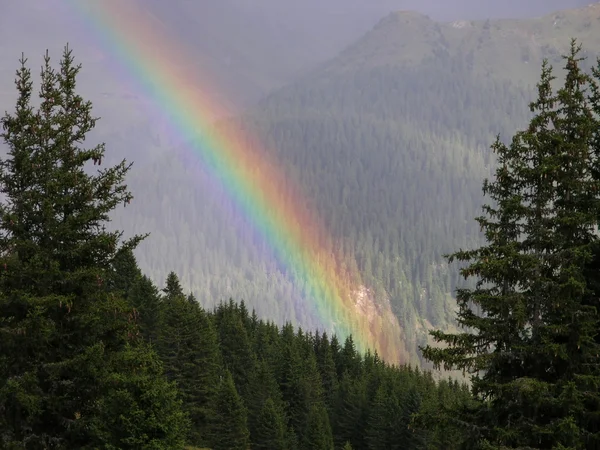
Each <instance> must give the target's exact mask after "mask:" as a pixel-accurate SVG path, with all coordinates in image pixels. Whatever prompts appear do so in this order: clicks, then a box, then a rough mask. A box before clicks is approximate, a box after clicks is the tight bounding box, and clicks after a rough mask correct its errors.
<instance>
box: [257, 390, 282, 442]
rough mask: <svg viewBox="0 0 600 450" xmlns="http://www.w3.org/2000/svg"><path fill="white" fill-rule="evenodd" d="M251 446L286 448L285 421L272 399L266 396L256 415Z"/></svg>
mask: <svg viewBox="0 0 600 450" xmlns="http://www.w3.org/2000/svg"><path fill="white" fill-rule="evenodd" d="M252 448H255V449H265V450H286V449H287V442H286V433H285V423H284V420H283V418H282V416H281V412H280V411H279V409H278V408H277V407H276V406H275V403H274V402H273V400H271V399H270V398H268V399H267V400H266V401H265V403H264V404H263V407H262V408H261V411H260V413H259V414H258V416H257V417H256V429H255V432H254V436H253V438H252Z"/></svg>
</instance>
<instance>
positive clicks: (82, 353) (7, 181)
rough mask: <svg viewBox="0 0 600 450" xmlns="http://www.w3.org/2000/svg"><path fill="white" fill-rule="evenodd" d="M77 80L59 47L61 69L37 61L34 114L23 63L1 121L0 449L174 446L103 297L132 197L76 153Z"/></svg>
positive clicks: (146, 368)
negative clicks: (112, 220)
mask: <svg viewBox="0 0 600 450" xmlns="http://www.w3.org/2000/svg"><path fill="white" fill-rule="evenodd" d="M79 70H80V66H76V65H74V61H73V57H72V55H71V51H70V50H69V49H68V47H67V48H65V51H64V53H63V57H62V59H61V61H60V70H59V71H55V70H54V69H53V68H52V67H51V65H50V58H49V56H48V54H46V57H45V60H44V66H43V68H42V73H41V88H40V106H39V107H38V108H37V109H35V108H34V107H33V105H32V104H31V96H32V92H33V88H32V81H31V75H30V71H29V69H28V68H27V67H26V60H25V59H24V58H23V59H22V60H21V67H20V69H19V70H18V72H17V79H16V85H17V90H18V100H17V105H16V110H15V112H14V113H13V114H6V116H5V117H4V118H3V119H2V126H3V130H4V132H3V134H2V136H3V138H4V141H5V142H6V144H7V146H8V156H7V157H6V158H5V159H2V161H1V162H0V191H1V192H2V194H3V195H4V196H5V198H6V200H5V202H4V203H3V204H2V205H0V230H1V232H0V267H2V273H1V274H0V362H1V364H0V405H1V406H0V446H1V447H2V448H24V447H26V448H98V446H100V445H101V446H103V447H104V448H123V449H126V448H140V447H145V446H151V448H181V447H182V444H183V442H182V436H183V434H182V432H183V430H184V429H185V420H183V416H182V413H181V409H180V405H179V403H178V402H177V401H175V400H174V395H175V394H174V391H173V389H174V387H173V386H172V385H170V384H167V383H166V382H165V380H164V379H162V378H161V368H160V364H159V362H158V361H157V360H156V355H155V354H154V353H153V352H152V351H151V350H150V349H149V348H147V347H145V346H143V345H141V341H140V340H139V339H137V338H136V335H137V334H138V330H137V328H136V326H135V320H136V317H135V314H134V312H133V311H131V309H130V308H129V306H128V304H127V302H126V301H125V300H124V299H123V298H122V297H120V296H119V295H117V294H116V293H114V292H111V291H110V290H108V289H106V283H107V281H108V280H109V279H110V277H111V270H112V268H113V264H114V262H115V257H116V256H117V254H119V252H121V251H127V249H132V248H134V247H135V245H136V244H137V243H138V242H139V240H140V239H141V237H135V238H133V239H131V240H129V241H126V242H124V243H123V242H121V236H122V233H121V232H117V231H115V232H109V231H107V230H106V223H107V222H108V221H109V213H111V212H112V211H113V210H114V209H115V208H116V207H117V205H119V204H127V203H129V202H130V201H131V199H132V196H131V194H130V193H129V192H128V191H127V188H126V186H125V184H124V179H125V176H126V174H127V172H128V171H129V169H130V167H131V166H130V165H129V164H127V163H126V162H125V161H123V162H121V163H120V164H117V165H116V166H113V167H108V168H105V169H98V171H97V172H96V173H92V174H90V173H89V170H88V169H89V166H88V164H89V163H90V162H93V163H94V165H101V164H102V159H103V157H104V146H103V145H99V146H97V147H94V148H92V149H84V148H82V147H81V145H82V142H83V141H84V139H85V138H86V136H87V135H88V133H89V132H90V131H91V130H92V129H93V128H94V127H95V125H96V119H95V118H94V117H93V116H92V112H91V111H92V105H91V103H89V102H86V101H84V100H83V99H82V98H81V97H80V96H79V95H78V94H77V93H76V90H75V89H76V78H77V74H78V73H79ZM142 387H143V388H142ZM117 398H122V399H127V402H126V404H121V405H117V403H118V402H115V401H114V400H115V399H117ZM142 411H143V413H142ZM113 413H117V415H115V416H114V417H113V418H112V419H111V420H112V422H111V423H112V425H109V424H108V423H107V422H106V421H105V419H106V417H108V416H112V414H113ZM155 418H160V421H161V423H158V422H157V421H156V420H154V419H155ZM133 422H135V425H132V423H133Z"/></svg>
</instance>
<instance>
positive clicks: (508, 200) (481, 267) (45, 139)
mask: <svg viewBox="0 0 600 450" xmlns="http://www.w3.org/2000/svg"><path fill="white" fill-rule="evenodd" d="M561 63H562V64H561V66H560V67H561V68H562V70H560V71H559V70H557V69H554V68H553V66H552V65H551V64H550V63H549V62H548V61H547V60H544V62H543V63H542V67H541V76H540V77H539V80H538V83H537V93H536V95H535V98H534V100H533V101H532V102H531V104H530V113H531V114H530V115H529V117H528V118H526V119H525V120H523V122H522V123H521V126H520V128H519V129H520V130H521V131H517V132H516V133H515V134H514V136H509V137H508V138H504V139H503V138H502V137H501V136H499V137H498V138H497V139H496V141H495V142H493V141H492V145H491V152H490V158H491V157H493V158H495V159H496V161H497V163H496V164H495V165H494V169H493V170H491V174H490V176H489V178H488V179H486V180H485V181H484V182H483V192H484V194H485V195H486V204H485V205H484V209H483V213H482V214H481V216H480V217H477V219H476V221H475V223H476V225H475V226H473V225H469V226H473V227H474V228H475V227H476V228H477V229H480V230H481V231H482V232H483V233H484V241H483V244H482V245H481V246H479V245H478V241H475V240H470V239H468V238H464V237H463V245H461V246H460V247H458V249H456V248H455V249H450V250H449V252H452V251H454V252H455V253H452V255H451V256H450V257H449V263H452V262H453V261H454V260H457V261H459V262H460V263H461V271H460V275H461V276H462V277H464V278H465V279H467V280H471V281H470V283H467V284H463V285H461V286H462V287H461V288H460V289H459V290H458V291H457V292H456V299H457V303H458V310H457V311H458V312H457V316H456V317H454V319H456V320H457V322H458V324H459V325H461V326H462V328H461V329H458V330H447V329H446V328H444V327H441V326H439V325H441V324H443V322H442V321H441V320H440V321H436V320H435V308H436V307H437V306H436V303H435V302H433V303H429V302H424V303H423V308H424V310H426V312H427V314H429V317H430V318H431V322H432V324H433V326H435V324H439V325H438V326H437V328H438V330H437V331H434V332H433V333H432V337H433V339H434V340H435V341H437V342H438V343H440V344H442V345H441V346H438V345H436V346H427V345H426V346H422V347H421V351H422V353H423V356H424V358H425V359H426V360H428V361H430V362H431V363H432V364H433V365H434V366H435V367H436V368H437V367H444V368H448V369H458V370H463V371H465V373H467V374H468V375H469V379H468V381H469V384H468V385H467V384H466V383H459V382H457V381H455V380H450V379H448V380H441V381H436V380H434V377H433V374H432V373H431V372H424V371H422V370H420V369H418V368H415V367H411V366H408V365H407V366H400V367H399V366H394V365H390V364H388V363H386V362H385V361H382V360H381V359H380V358H379V356H378V355H377V354H375V353H372V352H366V353H365V354H359V353H358V352H357V350H356V348H355V346H354V342H353V339H352V337H348V338H347V339H345V340H344V341H343V342H340V341H339V340H338V338H337V337H336V336H335V335H332V336H328V335H327V334H326V333H323V332H320V331H319V330H318V329H313V328H311V329H301V328H299V327H294V326H293V325H292V324H291V323H287V324H285V325H283V326H282V325H277V324H275V323H274V322H271V321H265V320H263V319H261V318H260V316H259V314H258V313H257V312H256V311H251V310H249V309H248V307H247V306H246V303H244V302H243V301H241V299H240V300H239V301H237V300H230V301H227V302H220V303H219V302H213V303H214V304H215V305H216V306H215V307H213V306H212V305H211V306H210V307H207V306H206V304H205V303H203V302H202V301H198V299H197V297H196V296H195V295H194V294H193V293H190V292H189V290H187V289H184V288H183V287H182V283H181V281H180V278H179V276H178V275H177V274H176V273H175V272H169V273H167V274H166V282H165V285H164V287H163V288H162V289H159V287H157V285H156V284H155V283H154V282H153V281H152V280H151V279H150V278H149V277H148V276H147V275H146V274H144V273H143V272H142V270H140V268H139V264H138V261H137V259H136V256H135V249H136V247H137V246H138V245H139V244H140V243H141V242H143V241H146V242H147V241H151V240H152V236H147V235H143V234H141V235H135V234H133V235H132V233H131V231H130V230H126V231H127V235H128V236H132V237H127V238H125V234H124V232H123V231H114V230H113V228H114V227H113V228H108V225H109V220H110V217H111V214H112V212H113V211H115V210H116V209H117V208H118V207H119V208H120V207H124V206H125V207H129V205H130V204H131V202H132V201H134V202H135V201H136V200H137V197H136V198H135V199H134V198H133V196H132V194H131V193H130V192H129V189H128V187H127V184H126V182H127V178H128V176H129V173H130V171H131V172H132V173H135V166H133V167H132V165H131V164H130V163H128V162H127V161H125V160H122V161H120V162H117V163H115V164H114V165H112V163H111V164H107V159H108V158H107V155H108V154H109V153H110V149H107V151H106V152H105V148H104V145H103V144H100V145H97V146H90V147H87V146H86V145H87V144H86V145H84V140H85V138H86V137H87V135H88V134H89V133H90V132H91V131H92V130H93V129H94V128H95V127H96V125H97V119H96V118H95V115H94V113H93V108H92V104H91V103H90V102H89V101H86V100H85V99H83V98H82V97H81V96H80V95H79V93H78V90H77V84H76V81H77V76H78V73H79V70H80V66H78V65H77V64H76V63H75V62H74V59H73V56H72V54H71V51H70V50H69V49H68V47H67V48H66V49H65V51H64V53H63V56H62V59H61V60H60V64H59V65H58V67H57V68H54V66H53V65H52V61H51V60H50V57H49V56H48V55H46V57H45V59H44V66H43V70H42V72H41V77H40V85H39V92H38V89H37V88H34V80H33V79H32V75H31V71H30V69H29V68H28V65H27V61H26V60H22V61H21V65H20V67H19V68H18V70H17V74H16V88H17V93H18V97H17V101H16V104H15V106H14V108H13V109H12V111H11V112H8V113H6V115H5V116H4V118H3V119H2V127H3V133H2V138H3V139H4V142H5V143H6V145H7V147H8V154H7V155H6V156H5V157H4V158H2V159H1V160H0V192H2V194H3V197H4V198H3V200H2V203H1V206H0V447H1V448H6V449H8V450H17V449H18V450H21V449H36V450H37V449H72V448H81V449H96V448H101V449H183V448H185V447H186V446H192V447H195V448H210V449H214V450H221V449H223V450H224V449H248V448H257V449H260V448H263V449H323V450H332V449H345V450H347V449H373V450H374V449H394V448H397V449H481V450H484V449H485V450H491V449H496V450H501V449H561V450H566V449H569V450H579V449H585V450H588V449H589V450H593V449H597V448H599V446H600V416H599V411H600V394H599V392H600V390H599V389H598V386H599V385H600V356H599V355H600V316H599V311H598V308H599V306H600V303H599V298H600V288H599V283H598V280H599V279H600V272H599V268H600V240H599V236H598V233H597V230H598V222H599V220H600V60H598V61H597V62H591V61H589V59H588V60H584V59H582V50H581V48H580V47H579V46H578V44H577V42H575V41H573V42H572V44H571V47H570V49H569V51H568V52H567V53H566V55H565V57H564V58H563V59H562V61H561ZM559 74H560V76H558V75H559ZM424 81H425V82H426V80H424ZM38 94H39V99H40V101H39V102H37V101H33V98H34V97H37V96H38ZM406 95H407V96H408V93H406ZM507 101H508V100H507ZM511 101H515V102H516V101H518V99H513V100H511ZM38 103H39V104H38ZM490 106H491V105H490ZM348 112H349V117H350V118H352V117H354V116H353V113H352V110H351V108H349V109H348ZM390 120H391V119H390ZM98 125H101V122H98ZM313 125H314V124H313ZM223 126H228V125H227V124H224V125H223ZM315 126H316V125H315ZM488 127H489V129H490V130H491V129H495V128H498V126H496V125H494V124H493V123H491V124H488ZM276 134H277V133H274V135H276ZM356 139H357V141H356V142H359V143H360V142H363V143H364V145H367V142H368V140H369V138H368V137H366V136H365V137H361V136H356ZM361 139H362V141H361ZM481 139H484V137H483V135H482V137H481ZM414 140H415V144H414V145H422V146H423V147H422V150H423V151H426V150H427V149H426V146H425V144H423V143H419V144H417V143H418V142H419V140H418V139H417V138H416V137H415V138H414ZM356 142H348V145H356ZM306 145H307V146H308V147H309V148H310V147H311V145H312V144H311V143H310V142H309V141H307V142H306ZM334 151H335V146H333V147H332V149H331V152H334ZM329 156H330V155H328V154H324V155H323V158H327V157H329ZM357 157H359V156H358V155H357ZM112 159H114V157H113V158H112ZM344 161H345V163H347V164H348V165H349V168H348V173H349V174H350V178H349V182H348V186H350V188H352V186H353V184H352V180H353V178H352V177H354V182H355V184H356V185H358V186H360V187H361V188H362V189H368V188H369V179H368V178H366V179H365V178H362V177H359V176H358V172H357V170H358V169H355V170H354V171H352V170H351V165H352V164H353V161H352V160H348V159H345V160H344ZM423 161H425V162H426V161H427V160H426V159H423ZM363 163H364V164H367V165H369V164H373V165H376V164H380V169H381V170H383V168H384V167H385V166H386V165H387V167H388V168H389V167H392V168H393V167H396V168H400V167H402V164H397V165H396V166H393V165H392V166H390V164H389V163H390V162H389V161H387V162H386V161H380V162H377V163H376V162H375V161H369V160H364V161H363ZM448 163H452V160H449V161H448ZM454 163H455V164H458V162H457V161H455V162H454ZM409 167H412V169H411V170H412V171H413V175H416V173H421V176H423V175H422V174H423V173H425V174H426V173H428V172H427V170H428V169H427V166H418V165H415V166H409ZM132 168H133V170H132ZM439 170H440V172H439V173H440V174H441V173H443V172H444V171H443V170H441V168H440V169H439ZM419 171H420V172H419ZM315 173H317V174H318V167H315ZM410 175H411V174H410V173H409V172H406V173H405V176H410ZM293 176H296V177H301V176H310V175H305V172H301V171H298V173H297V174H296V175H293ZM322 178H326V176H323V177H322ZM314 181H315V183H316V182H317V179H316V178H315V179H314ZM414 183H415V184H416V185H417V187H415V189H417V188H418V186H421V184H419V180H418V179H417V177H415V179H414ZM343 188H344V186H342V190H343ZM460 188H461V184H460V183H458V182H457V185H456V191H457V193H458V192H460ZM390 189H392V190H393V189H394V187H393V186H390ZM355 190H356V192H355V193H354V195H358V193H357V192H358V191H359V189H355ZM394 192H395V191H394ZM396 194H397V195H402V193H401V192H396ZM430 194H431V195H438V196H441V195H444V194H445V193H444V192H437V193H433V192H432V193H430ZM341 195H342V197H341V199H342V200H343V198H344V197H343V195H344V193H343V192H342V193H341ZM466 195H468V194H466ZM323 201H324V204H323V205H320V206H318V207H319V208H323V207H325V205H327V201H331V199H329V200H323ZM449 201H450V200H449ZM341 204H342V205H344V203H343V201H342V203H341ZM346 206H348V205H346ZM381 206H382V208H383V210H384V211H389V212H390V213H389V218H390V219H389V222H386V224H385V227H383V226H382V229H381V230H380V231H381V236H384V235H385V233H394V232H397V231H394V228H393V227H392V225H391V222H393V220H394V213H393V210H394V209H393V207H389V208H387V209H386V207H385V205H381ZM429 206H431V205H429ZM365 207H366V205H365ZM427 207H428V205H427V202H426V201H424V202H423V208H427ZM414 213H415V218H414V222H415V227H416V225H418V224H421V223H420V222H419V218H418V215H419V213H418V211H417V210H415V211H414ZM450 213H451V211H448V215H449V216H450ZM454 213H456V211H454ZM347 214H350V215H351V214H352V211H350V210H348V212H347ZM473 216H475V214H473ZM332 220H333V219H332ZM460 220H462V217H461V218H460ZM373 221H374V223H378V222H377V221H376V220H375V218H373ZM338 225H339V227H341V228H340V229H341V230H343V231H342V232H341V234H340V236H339V237H340V239H342V238H344V237H352V236H353V234H352V233H353V231H352V229H351V228H349V229H344V228H343V227H344V223H343V222H339V223H338ZM439 225H441V226H443V223H440V224H439ZM420 226H421V228H422V229H423V233H424V237H423V239H424V240H429V241H430V243H431V246H432V247H435V246H439V249H438V250H436V252H439V255H437V256H436V257H439V258H440V259H441V258H443V253H446V247H447V244H446V245H444V243H443V240H442V239H440V238H439V236H437V235H436V228H435V227H434V226H433V225H431V224H426V223H422V224H421V225H420ZM415 230H416V228H415ZM124 231H125V230H124ZM415 232H416V231H415ZM373 239H374V240H373V242H370V244H372V245H373V246H375V248H377V245H382V244H378V242H383V241H379V240H378V239H375V238H373ZM342 242H345V243H347V245H356V246H358V245H359V244H360V243H357V244H351V240H349V241H343V239H342ZM376 244H377V245H376ZM406 244H407V246H408V245H409V244H410V242H407V243H406ZM222 245H228V244H226V243H224V244H222ZM415 245H416V244H415ZM383 248H385V247H382V250H380V252H381V253H383V252H384V250H383ZM411 248H412V250H411V251H412V252H413V253H409V256H410V255H413V256H414V257H415V267H417V269H416V270H417V273H420V272H418V271H419V270H420V269H418V265H419V258H418V257H417V256H418V255H419V254H420V252H421V251H422V249H421V248H419V247H418V246H417V247H411ZM461 248H464V249H465V250H462V249H461ZM354 250H355V251H356V249H354ZM457 250H458V251H457ZM358 254H360V252H359V253H358ZM369 261H370V262H369ZM367 263H370V264H374V262H373V260H370V259H369V258H368V257H367V253H365V257H364V259H360V258H359V264H367ZM376 267H377V266H376V265H375V268H376ZM427 270H428V269H427V268H425V267H424V268H423V271H424V272H423V273H422V274H421V276H423V277H426V273H427V272H426V271H427ZM449 273H450V272H448V275H447V286H446V287H445V289H447V290H451V289H452V288H453V287H454V286H457V285H459V284H458V279H457V278H456V277H455V278H453V277H452V276H451V275H450V274H449ZM380 275H381V276H380V279H379V281H380V282H382V283H384V285H385V282H389V283H391V279H392V276H391V275H390V274H388V273H386V272H384V271H383V270H381V274H380ZM386 280H387V281H386ZM398 295H400V294H398ZM445 304H446V303H443V305H445ZM444 307H445V306H444ZM452 311H453V310H452V309H448V310H444V312H445V314H446V315H447V316H449V317H451V316H452V314H453V312H452ZM398 313H399V314H402V313H403V310H402V309H398ZM408 322H409V321H408V320H407V323H408ZM442 328H443V329H442ZM411 331H412V330H411Z"/></svg>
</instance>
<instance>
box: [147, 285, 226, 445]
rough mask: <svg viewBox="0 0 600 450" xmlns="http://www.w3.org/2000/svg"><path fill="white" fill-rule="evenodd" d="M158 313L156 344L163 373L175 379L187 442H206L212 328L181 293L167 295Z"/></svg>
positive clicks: (216, 360) (214, 358)
mask: <svg viewBox="0 0 600 450" xmlns="http://www.w3.org/2000/svg"><path fill="white" fill-rule="evenodd" d="M171 280H172V281H173V280H176V278H173V277H171ZM162 314H163V317H162V321H161V326H160V334H159V338H158V343H157V348H158V350H159V354H160V355H161V357H162V359H163V361H164V363H165V373H166V374H167V376H168V378H169V379H170V380H172V381H175V382H176V383H177V386H178V388H179V391H180V393H181V397H182V399H183V406H184V410H185V411H186V412H187V413H188V414H189V417H190V419H191V422H192V429H191V434H190V442H192V443H194V444H201V443H206V442H207V439H208V437H209V434H210V428H211V418H212V416H213V404H214V400H215V395H216V389H217V386H218V382H219V372H220V354H219V347H218V342H217V336H216V332H215V330H214V328H213V325H212V321H211V320H210V319H209V318H208V316H207V315H206V313H205V312H204V311H203V310H202V309H201V308H200V306H199V305H198V304H197V303H195V302H194V303H191V302H189V301H188V300H187V299H186V298H185V297H184V296H183V295H175V296H170V295H169V296H168V297H167V298H166V299H165V300H164V302H163V312H162Z"/></svg>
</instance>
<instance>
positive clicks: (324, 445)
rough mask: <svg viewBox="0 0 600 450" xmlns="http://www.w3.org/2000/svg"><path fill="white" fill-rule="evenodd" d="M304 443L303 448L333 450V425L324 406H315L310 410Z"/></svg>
mask: <svg viewBox="0 0 600 450" xmlns="http://www.w3.org/2000/svg"><path fill="white" fill-rule="evenodd" d="M303 441H304V446H303V448H310V449H315V450H333V437H332V434H331V424H330V423H329V416H328V415H327V410H326V409H325V406H324V405H323V404H315V405H313V406H312V407H311V408H310V411H309V412H308V417H307V424H306V430H305V432H304V439H303Z"/></svg>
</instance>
